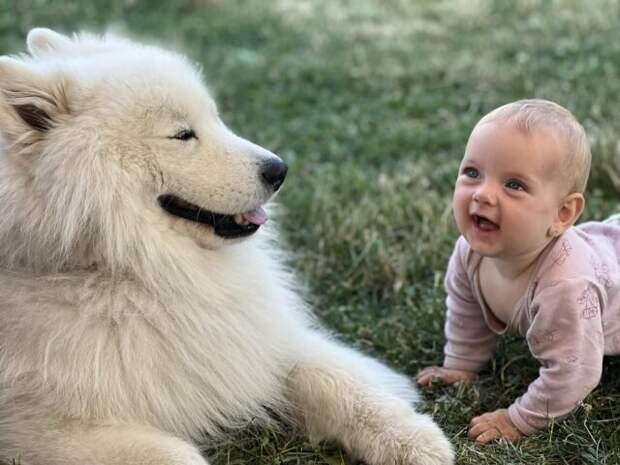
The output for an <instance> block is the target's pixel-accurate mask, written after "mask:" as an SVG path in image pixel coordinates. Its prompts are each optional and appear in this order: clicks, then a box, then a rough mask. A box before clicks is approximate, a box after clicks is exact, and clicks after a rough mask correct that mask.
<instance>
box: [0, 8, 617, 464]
mask: <svg viewBox="0 0 620 465" xmlns="http://www.w3.org/2000/svg"><path fill="white" fill-rule="evenodd" d="M619 19H620V5H619V4H618V2H617V1H612V0H608V1H607V0H589V1H588V0H582V1H579V0H574V1H569V0H567V1H543V0H523V1H509V0H497V1H495V2H490V1H484V0H471V1H467V0H454V1H431V0H423V1H416V2H414V1H408V0H374V1H372V0H355V1H353V0H348V1H346V0H338V1H336V0H332V1H329V0H314V1H310V0H276V1H270V2H268V1H259V0H228V1H224V0H219V1H216V0H213V1H206V0H202V1H201V0H193V1H191V0H185V1H180V2H167V1H163V0H157V1H149V2H146V1H142V0H124V1H120V0H114V1H102V0H90V1H79V2H78V1H63V2H54V1H46V0H20V1H17V0H15V1H13V2H8V3H7V0H0V50H1V51H3V52H18V51H22V50H23V48H24V45H23V42H24V38H25V35H26V33H27V31H28V30H29V28H31V27H33V26H42V25H43V26H48V27H53V28H57V29H59V30H61V31H65V32H71V31H74V30H76V29H80V28H84V27H85V28H87V29H90V30H95V31H102V30H105V29H106V28H107V27H108V26H112V27H114V28H115V29H117V30H121V31H125V32H128V33H131V34H132V35H134V36H137V37H140V38H146V39H150V40H154V41H157V42H160V43H162V44H167V45H169V44H172V45H173V46H174V47H175V48H178V49H181V50H184V51H186V52H187V53H188V54H189V55H190V56H191V57H192V58H193V59H194V60H195V61H197V62H199V63H200V64H201V65H202V66H203V67H204V69H205V73H206V76H207V79H208V81H209V83H210V86H211V88H212V89H213V91H214V94H215V96H216V98H217V100H218V101H219V104H220V107H221V113H222V115H223V116H224V119H225V121H226V122H227V123H228V124H229V125H230V126H231V127H232V128H234V129H235V131H236V132H238V133H239V134H241V135H243V136H245V137H247V138H249V139H252V140H254V141H255V142H257V143H259V144H261V145H263V146H265V147H268V148H270V149H271V150H273V151H275V152H277V153H279V154H280V155H281V156H282V157H283V158H284V159H286V160H287V162H288V163H289V164H290V175H289V177H288V179H287V182H286V184H285V186H284V189H283V191H282V193H281V195H280V197H279V201H280V203H281V204H283V205H284V207H285V209H284V210H285V213H284V214H283V215H281V217H280V218H279V221H280V224H281V228H282V230H283V236H284V239H285V241H286V243H287V244H288V247H289V249H290V250H291V252H292V255H291V257H292V258H291V264H292V266H293V267H294V268H295V269H297V270H298V272H299V276H300V278H301V280H302V281H303V282H304V283H307V285H308V288H309V290H310V293H309V295H310V299H311V301H312V303H313V304H314V306H315V308H316V311H317V313H318V314H319V316H320V317H321V318H322V320H323V321H324V322H325V324H326V325H328V326H329V327H330V328H332V329H333V330H334V331H335V332H337V333H339V334H340V335H341V337H342V339H343V340H346V341H347V342H349V343H351V344H353V345H355V346H357V347H358V348H360V349H361V350H363V351H365V352H366V353H369V354H372V355H374V356H377V357H379V358H382V359H384V360H386V361H387V362H388V363H390V364H391V365H392V366H394V367H395V368H397V369H399V370H401V371H403V372H405V373H407V374H408V375H410V376H412V377H414V376H415V374H416V372H417V371H418V370H419V369H421V368H422V367H424V366H427V365H429V364H435V363H440V361H441V358H442V355H441V349H442V345H443V335H442V324H443V319H444V308H443V300H444V297H445V294H444V290H443V288H442V279H443V274H444V270H445V266H446V262H447V259H448V256H449V254H450V252H451V249H452V245H453V243H454V240H455V239H456V237H457V234H456V229H455V227H454V225H453V221H452V216H451V211H450V197H451V191H452V184H453V179H454V177H455V172H456V168H457V166H458V162H459V159H460V157H461V154H462V152H463V147H464V144H465V141H466V139H467V136H468V133H469V131H470V130H471V128H472V126H473V125H474V123H475V122H476V121H477V120H478V119H479V118H480V117H481V116H482V115H483V114H484V113H485V112H487V111H488V110H490V109H492V108H494V107H496V106H498V105H500V104H502V103H505V102H507V101H510V100H514V99H518V98H525V97H542V98H548V99H552V100H555V101H558V102H560V103H561V104H563V105H564V106H566V107H568V108H569V109H570V110H571V111H573V112H574V113H575V114H576V115H577V117H578V118H579V119H580V120H581V121H582V122H583V123H584V125H585V126H586V129H587V130H588V132H589V134H590V136H591V138H592V142H593V151H594V162H593V163H594V166H593V173H592V177H591V184H590V187H589V191H588V207H587V210H586V214H585V216H584V219H593V218H594V219H601V218H604V217H605V216H606V215H608V214H610V213H613V212H617V211H620V202H619V199H620V194H619V192H620V182H619V180H618V177H617V175H616V174H615V173H617V172H618V168H619V162H620V158H619V157H618V155H617V150H618V136H617V134H618V132H619V131H618V130H619V122H620V105H619V103H618V100H619V99H618V95H620V79H619V78H618V76H620V40H619V39H620V26H619V24H620V22H619ZM605 370H606V371H605V375H604V379H603V383H602V385H601V386H600V387H599V388H597V389H596V390H595V392H594V393H593V394H592V395H590V396H589V397H588V398H587V399H586V404H587V405H586V406H585V407H584V408H581V409H580V410H579V411H577V412H576V414H575V415H573V416H571V417H570V418H569V419H567V420H565V421H562V422H559V423H557V424H555V425H553V428H552V429H550V430H549V431H547V432H543V433H540V434H538V435H535V436H533V437H530V438H528V439H526V440H524V441H522V442H521V443H519V444H518V445H505V444H497V445H492V446H478V445H475V444H473V443H472V442H470V441H469V440H468V439H467V437H466V426H467V423H468V422H469V419H470V418H471V417H472V416H473V415H475V414H479V413H482V412H484V411H489V410H493V409H495V408H500V407H505V406H507V405H509V404H510V403H511V402H512V400H513V399H514V398H515V397H516V396H517V395H519V393H521V392H523V391H524V390H525V389H526V387H527V385H528V383H529V382H530V381H531V380H532V379H533V378H534V377H535V376H536V372H537V365H536V363H535V361H533V360H532V359H531V358H530V356H529V355H528V352H527V349H526V346H525V344H524V343H523V342H522V341H519V340H516V339H510V340H506V341H503V342H502V343H501V344H500V347H499V349H498V351H497V353H496V355H495V357H494V359H493V362H492V364H490V365H489V367H488V368H487V369H485V370H484V372H483V373H482V376H481V377H480V379H479V380H478V381H476V382H475V383H474V384H473V385H472V386H470V387H462V386H461V387H446V386H435V387H433V388H431V389H429V390H426V391H424V397H425V400H426V403H425V405H424V408H425V409H426V411H428V412H430V413H432V415H433V416H434V418H435V419H436V421H437V422H438V423H439V424H440V425H442V427H443V428H444V429H445V430H446V431H447V433H448V434H449V435H450V437H451V439H452V441H453V442H454V444H455V445H456V448H457V450H458V455H459V459H458V463H459V464H462V465H467V464H522V463H528V464H530V465H535V464H536V465H538V464H540V465H542V464H588V465H594V464H617V463H620V426H619V425H620V363H619V362H618V360H614V359H610V360H608V361H607V362H606V365H605ZM207 453H208V455H209V456H210V457H211V459H212V462H213V463H214V464H216V465H229V464H230V465H232V464H256V465H258V464H265V465H267V464H317V465H318V464H329V465H336V464H348V463H349V462H348V461H347V458H346V457H345V456H344V454H343V453H342V452H341V450H340V449H339V448H338V447H337V446H334V445H328V444H325V445H319V446H312V445H310V444H308V443H306V442H305V441H304V440H303V439H301V438H299V437H298V436H297V435H295V434H294V433H293V432H290V431H265V430H260V429H255V428H249V429H248V431H246V432H244V433H241V434H238V435H236V436H234V437H233V438H232V439H231V440H230V442H227V443H224V444H222V445H220V446H219V447H217V448H213V449H210V450H208V451H207Z"/></svg>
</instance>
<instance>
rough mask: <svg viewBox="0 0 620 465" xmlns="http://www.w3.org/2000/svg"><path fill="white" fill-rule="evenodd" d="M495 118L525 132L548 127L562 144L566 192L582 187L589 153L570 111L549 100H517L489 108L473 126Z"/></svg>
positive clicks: (582, 133) (582, 132) (579, 126)
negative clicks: (567, 187) (567, 186)
mask: <svg viewBox="0 0 620 465" xmlns="http://www.w3.org/2000/svg"><path fill="white" fill-rule="evenodd" d="M497 120H500V121H503V122H507V123H509V124H512V125H514V126H515V127H516V128H517V129H519V130H521V131H523V132H525V133H532V132H534V131H536V130H539V129H541V128H548V129H551V130H552V131H553V132H554V133H555V134H556V135H557V136H559V137H560V138H561V140H562V141H563V142H564V144H565V148H566V151H565V153H564V155H565V158H564V164H563V166H562V175H564V176H566V181H567V184H568V185H569V186H570V191H569V193H573V192H579V193H583V192H584V191H585V189H586V185H587V183H588V176H589V174H590V164H591V162H592V153H591V152H590V144H589V143H588V137H587V135H586V131H585V129H584V128H583V126H582V125H581V124H580V123H579V121H577V118H575V116H573V114H572V113H571V112H570V111H568V110H567V109H566V108H564V107H562V106H561V105H558V104H557V103H554V102H551V101H549V100H542V99H528V100H518V101H516V102H511V103H507V104H506V105H502V106H501V107H499V108H496V109H495V110H493V111H491V112H490V113H488V114H487V115H485V116H484V117H483V118H482V119H481V120H480V121H479V122H478V124H477V126H478V125H480V124H483V123H488V122H491V121H497Z"/></svg>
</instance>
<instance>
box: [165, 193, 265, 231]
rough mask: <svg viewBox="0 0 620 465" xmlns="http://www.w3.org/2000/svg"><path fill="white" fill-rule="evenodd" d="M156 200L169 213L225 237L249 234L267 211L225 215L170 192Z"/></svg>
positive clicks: (261, 220) (257, 225)
mask: <svg viewBox="0 0 620 465" xmlns="http://www.w3.org/2000/svg"><path fill="white" fill-rule="evenodd" d="M157 201H158V202H159V205H160V206H161V208H163V209H164V210H166V211H167V212H168V213H170V214H171V215H174V216H177V217H179V218H183V219H185V220H187V221H191V222H193V223H200V224H205V225H208V226H212V227H213V231H214V232H215V234H216V235H218V236H220V237H224V238H227V239H233V238H237V237H244V236H249V235H250V234H253V233H255V232H256V231H257V230H258V228H260V226H261V225H262V224H264V223H265V222H267V213H266V212H265V210H263V208H261V207H258V208H257V209H255V210H251V211H248V212H244V213H237V214H228V215H227V214H223V213H215V212H212V211H209V210H205V209H204V208H200V207H199V206H197V205H194V204H193V203H190V202H188V201H186V200H183V199H181V198H180V197H177V196H175V195H172V194H165V195H160V196H159V197H158V198H157Z"/></svg>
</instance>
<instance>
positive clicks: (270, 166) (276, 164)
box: [261, 158, 288, 191]
mask: <svg viewBox="0 0 620 465" xmlns="http://www.w3.org/2000/svg"><path fill="white" fill-rule="evenodd" d="M287 171H288V166H286V163H284V162H283V161H282V160H279V159H276V158H274V159H272V160H269V161H266V162H264V163H263V166H262V171H261V176H262V177H263V180H264V181H265V182H266V183H267V184H268V185H269V186H270V187H271V188H272V189H273V190H274V191H277V190H278V189H279V188H280V186H281V185H282V183H283V182H284V178H285V177H286V172H287Z"/></svg>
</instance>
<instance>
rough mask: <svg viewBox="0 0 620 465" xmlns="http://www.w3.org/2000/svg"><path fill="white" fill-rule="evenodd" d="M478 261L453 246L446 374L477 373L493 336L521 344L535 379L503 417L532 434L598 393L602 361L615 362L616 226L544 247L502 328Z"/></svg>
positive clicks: (618, 325)
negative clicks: (535, 366)
mask: <svg viewBox="0 0 620 465" xmlns="http://www.w3.org/2000/svg"><path fill="white" fill-rule="evenodd" d="M481 260H482V256H481V255H479V254H477V253H475V252H474V251H473V250H471V248H470V247H469V245H468V244H467V242H466V241H465V239H464V238H463V237H461V238H459V240H458V241H457V243H456V246H455V249H454V252H453V254H452V257H451V259H450V264H449V265H448V271H447V274H446V281H445V284H446V291H447V294H448V297H447V300H446V301H447V307H448V314H447V318H446V327H445V332H446V339H447V343H446V346H445V348H444V353H445V360H444V366H445V367H447V368H454V369H460V370H470V371H478V370H480V369H481V368H482V366H483V365H484V363H485V362H487V361H488V360H489V359H490V358H491V355H492V353H493V350H494V348H495V342H496V338H497V335H501V334H514V335H520V336H523V337H525V339H526V340H527V344H528V346H529V348H530V351H531V352H532V355H534V357H536V359H537V360H538V361H539V362H540V365H541V367H540V370H539V376H538V378H537V379H536V380H535V381H533V382H532V383H531V384H530V385H529V387H528V389H527V392H526V393H525V394H523V395H522V396H521V397H519V398H518V399H517V400H516V401H515V402H514V403H513V404H512V405H511V406H510V407H509V408H508V413H509V415H510V418H511V419H512V421H513V423H514V424H515V426H517V428H519V430H520V431H521V432H522V433H524V434H531V433H532V432H534V431H537V430H539V429H542V428H544V427H546V426H547V424H548V423H549V421H550V420H551V419H553V418H559V417H562V416H564V415H566V414H568V413H570V412H571V411H572V410H574V409H575V408H576V407H577V406H578V405H579V404H580V402H581V401H582V400H583V399H584V398H585V397H586V396H587V395H588V394H589V393H590V392H591V391H592V390H593V389H594V388H595V387H596V386H597V385H598V383H599V380H600V377H601V371H602V361H603V355H614V354H620V224H608V223H599V222H596V223H595V222H592V223H585V224H582V225H580V226H576V227H572V228H570V229H569V230H567V231H566V232H565V233H564V234H563V235H562V236H560V237H559V238H558V239H556V240H554V241H553V242H552V243H551V244H549V246H547V248H546V249H545V251H544V252H543V253H542V254H541V256H540V257H539V258H538V261H537V263H536V264H535V266H536V269H535V271H534V273H533V276H532V279H531V281H530V283H529V285H528V288H527V291H526V293H525V294H524V295H523V296H522V297H521V299H520V300H519V301H518V302H517V304H516V307H515V310H514V313H513V317H512V320H511V321H510V322H508V324H506V325H505V324H503V323H502V322H501V321H500V320H498V319H497V318H496V317H495V316H494V315H493V313H492V312H491V311H490V309H489V308H488V307H487V306H486V304H485V302H484V298H483V296H482V293H481V290H480V285H479V273H478V270H479V265H480V262H481Z"/></svg>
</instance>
